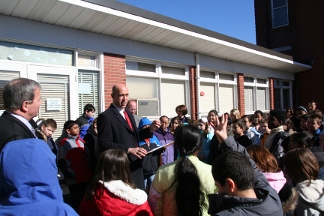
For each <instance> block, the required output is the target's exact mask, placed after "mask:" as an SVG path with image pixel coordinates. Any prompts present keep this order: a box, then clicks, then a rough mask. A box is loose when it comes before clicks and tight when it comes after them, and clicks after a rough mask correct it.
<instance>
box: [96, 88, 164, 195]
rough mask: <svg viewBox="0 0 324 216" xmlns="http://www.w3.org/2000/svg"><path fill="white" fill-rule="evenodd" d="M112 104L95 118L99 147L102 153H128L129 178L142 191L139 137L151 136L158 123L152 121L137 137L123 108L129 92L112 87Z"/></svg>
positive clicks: (132, 118)
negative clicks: (121, 151) (111, 150)
mask: <svg viewBox="0 0 324 216" xmlns="http://www.w3.org/2000/svg"><path fill="white" fill-rule="evenodd" d="M111 97H112V99H113V103H112V104H111V105H110V107H109V108H108V109H107V110H106V111H104V112H103V113H101V114H100V115H99V116H98V144H99V147H100V148H101V150H102V151H105V150H108V149H122V150H124V151H125V152H127V154H128V159H129V162H130V164H129V166H130V171H131V178H132V180H133V182H134V183H135V185H136V187H137V188H140V189H144V176H143V169H142V158H143V157H145V155H146V153H147V152H146V150H145V149H144V148H140V147H138V142H139V136H141V137H151V136H152V132H153V131H154V130H157V129H158V128H159V127H160V122H159V120H155V121H153V123H152V124H151V126H150V127H149V128H147V130H144V131H141V134H140V135H139V134H138V131H137V127H136V123H135V120H134V117H133V115H132V114H131V113H130V112H129V110H127V109H125V107H126V105H127V102H128V89H127V87H126V86H125V85H123V84H116V85H114V86H113V88H112V94H111Z"/></svg>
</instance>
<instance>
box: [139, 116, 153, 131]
mask: <svg viewBox="0 0 324 216" xmlns="http://www.w3.org/2000/svg"><path fill="white" fill-rule="evenodd" d="M150 124H152V122H151V121H150V119H148V118H142V119H141V120H140V122H139V124H138V129H141V128H142V127H144V126H145V125H150Z"/></svg>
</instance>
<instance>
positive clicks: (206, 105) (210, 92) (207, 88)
mask: <svg viewBox="0 0 324 216" xmlns="http://www.w3.org/2000/svg"><path fill="white" fill-rule="evenodd" d="M214 76H215V75H214ZM200 92H203V96H200V112H201V113H204V114H207V113H208V112H209V111H210V110H212V109H216V97H215V93H216V85H215V83H206V82H200Z"/></svg>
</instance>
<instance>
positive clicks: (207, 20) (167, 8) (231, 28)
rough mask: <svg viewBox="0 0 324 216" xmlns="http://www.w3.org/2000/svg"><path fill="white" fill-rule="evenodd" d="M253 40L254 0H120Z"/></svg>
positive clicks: (232, 35)
mask: <svg viewBox="0 0 324 216" xmlns="http://www.w3.org/2000/svg"><path fill="white" fill-rule="evenodd" d="M119 1H120V2H123V3H126V4H130V5H133V6H136V7H139V8H142V9H145V10H149V11H152V12H154V13H158V14H162V15H164V16H168V17H171V18H174V19H177V20H181V21H184V22H187V23H190V24H193V25H196V26H200V27H202V28H206V29H209V30H212V31H215V32H218V33H221V34H225V35H227V36H230V37H234V38H237V39H240V40H243V41H246V42H249V43H252V44H255V43H256V42H255V21H254V1H253V0H199V1H197V0H159V1H158V0H119Z"/></svg>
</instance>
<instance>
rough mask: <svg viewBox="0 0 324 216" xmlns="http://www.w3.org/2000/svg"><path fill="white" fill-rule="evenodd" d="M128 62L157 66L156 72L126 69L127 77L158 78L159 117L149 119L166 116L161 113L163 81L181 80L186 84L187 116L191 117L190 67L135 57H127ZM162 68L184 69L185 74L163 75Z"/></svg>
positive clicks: (153, 117)
mask: <svg viewBox="0 0 324 216" xmlns="http://www.w3.org/2000/svg"><path fill="white" fill-rule="evenodd" d="M127 61H132V62H138V63H147V64H153V65H155V72H150V71H137V70H129V69H127V68H125V70H126V76H127V77H141V78H156V79H157V80H158V100H159V107H160V110H159V116H147V117H148V118H149V119H156V118H159V117H160V116H161V115H164V113H161V108H162V101H161V98H162V95H161V82H162V80H168V79H169V80H179V81H184V82H185V105H186V106H187V109H188V114H187V116H189V117H190V113H191V111H190V110H191V105H190V87H189V67H188V66H187V65H181V64H172V63H167V62H160V61H153V60H147V59H139V58H135V57H126V62H127ZM162 66H167V67H175V68H183V69H184V71H185V73H184V75H183V76H182V75H176V74H163V71H162ZM125 67H126V64H125ZM164 103H165V102H164ZM179 105H180V104H179ZM174 108H175V107H174ZM174 116H176V113H175V112H174ZM168 117H170V118H171V117H173V116H168Z"/></svg>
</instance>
